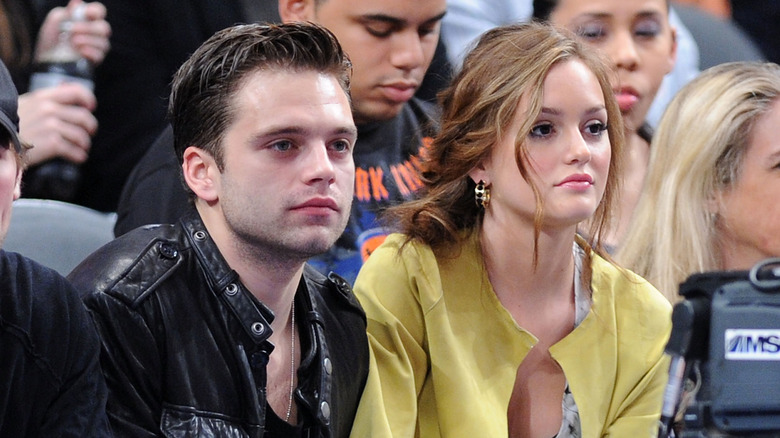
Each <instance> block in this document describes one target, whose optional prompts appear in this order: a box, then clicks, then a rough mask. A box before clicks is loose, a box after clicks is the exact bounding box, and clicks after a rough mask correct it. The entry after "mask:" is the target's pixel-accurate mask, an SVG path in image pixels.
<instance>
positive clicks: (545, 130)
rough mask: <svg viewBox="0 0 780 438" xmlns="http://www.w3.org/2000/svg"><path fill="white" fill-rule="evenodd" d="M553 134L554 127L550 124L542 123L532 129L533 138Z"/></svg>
mask: <svg viewBox="0 0 780 438" xmlns="http://www.w3.org/2000/svg"><path fill="white" fill-rule="evenodd" d="M552 132H553V126H552V125H551V124H549V123H542V124H539V125H536V126H534V127H533V128H531V136H532V137H546V136H548V135H550V134H552Z"/></svg>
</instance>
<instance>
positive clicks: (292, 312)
mask: <svg viewBox="0 0 780 438" xmlns="http://www.w3.org/2000/svg"><path fill="white" fill-rule="evenodd" d="M290 315H291V316H290V318H291V319H292V324H291V326H292V330H291V331H292V334H290V399H289V401H288V402H287V415H285V416H284V421H285V422H289V420H290V413H291V412H292V403H293V391H295V298H293V302H292V309H291V310H290Z"/></svg>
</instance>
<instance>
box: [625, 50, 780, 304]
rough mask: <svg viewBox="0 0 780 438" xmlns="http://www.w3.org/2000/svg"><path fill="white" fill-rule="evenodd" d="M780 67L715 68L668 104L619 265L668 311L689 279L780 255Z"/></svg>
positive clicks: (743, 65)
mask: <svg viewBox="0 0 780 438" xmlns="http://www.w3.org/2000/svg"><path fill="white" fill-rule="evenodd" d="M778 96H780V66H778V65H776V64H772V63H743V62H738V63H729V64H722V65H719V66H716V67H712V68H710V69H709V70H706V71H704V72H703V73H702V74H701V76H699V77H698V78H697V79H695V80H694V81H692V82H691V83H689V84H688V85H687V86H685V87H684V88H683V89H682V90H680V93H679V94H678V95H677V96H676V97H675V98H674V99H673V100H672V102H671V103H670V105H669V107H668V108H667V110H666V113H665V114H664V116H663V117H662V118H661V123H660V124H659V126H658V130H657V132H656V134H655V136H654V137H653V143H652V147H651V150H652V153H651V156H650V165H649V169H648V174H647V181H646V183H645V192H644V193H643V195H642V197H641V198H640V200H639V203H638V205H637V209H636V213H635V214H634V221H633V223H632V225H631V227H630V230H629V233H628V235H627V237H626V241H625V244H624V245H623V247H622V250H621V251H620V252H619V255H618V259H619V260H620V261H621V262H622V263H623V264H624V265H625V266H627V267H628V268H630V269H632V270H634V271H636V272H637V273H638V274H640V275H642V276H643V277H645V278H646V279H647V280H649V281H650V282H651V283H653V284H654V285H655V286H656V287H658V289H659V290H660V291H661V292H662V293H663V294H664V295H665V296H666V297H667V298H668V299H669V300H670V301H672V302H675V301H677V300H678V299H679V297H678V292H677V290H678V286H679V284H680V283H681V282H682V281H683V280H685V279H686V278H687V277H688V276H689V275H690V274H693V273H696V272H705V271H717V270H741V269H749V268H751V267H752V266H753V265H754V264H755V263H756V262H758V261H760V260H762V259H764V258H767V257H772V256H775V257H776V256H780V221H778V217H780V204H778V202H777V200H778V199H780V143H778V142H777V138H778V136H780V99H778Z"/></svg>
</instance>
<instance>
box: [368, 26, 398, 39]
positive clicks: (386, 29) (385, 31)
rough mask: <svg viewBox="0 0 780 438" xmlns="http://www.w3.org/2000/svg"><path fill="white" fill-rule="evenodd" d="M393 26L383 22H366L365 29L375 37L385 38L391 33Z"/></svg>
mask: <svg viewBox="0 0 780 438" xmlns="http://www.w3.org/2000/svg"><path fill="white" fill-rule="evenodd" d="M393 30H394V29H393V26H392V25H390V24H385V23H378V24H367V25H366V31H367V32H368V33H370V34H371V35H373V36H375V37H377V38H387V37H389V36H390V34H392V33H393Z"/></svg>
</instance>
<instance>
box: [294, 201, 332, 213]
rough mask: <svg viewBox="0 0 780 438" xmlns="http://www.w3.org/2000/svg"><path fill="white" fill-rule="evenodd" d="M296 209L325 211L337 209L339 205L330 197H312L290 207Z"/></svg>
mask: <svg viewBox="0 0 780 438" xmlns="http://www.w3.org/2000/svg"><path fill="white" fill-rule="evenodd" d="M292 210H298V211H311V212H320V211H321V212H327V211H331V210H332V211H339V210H340V208H339V205H338V204H337V203H336V201H334V200H333V199H331V198H314V199H310V200H308V201H306V202H303V203H301V204H298V205H296V206H294V207H293V208H292Z"/></svg>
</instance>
